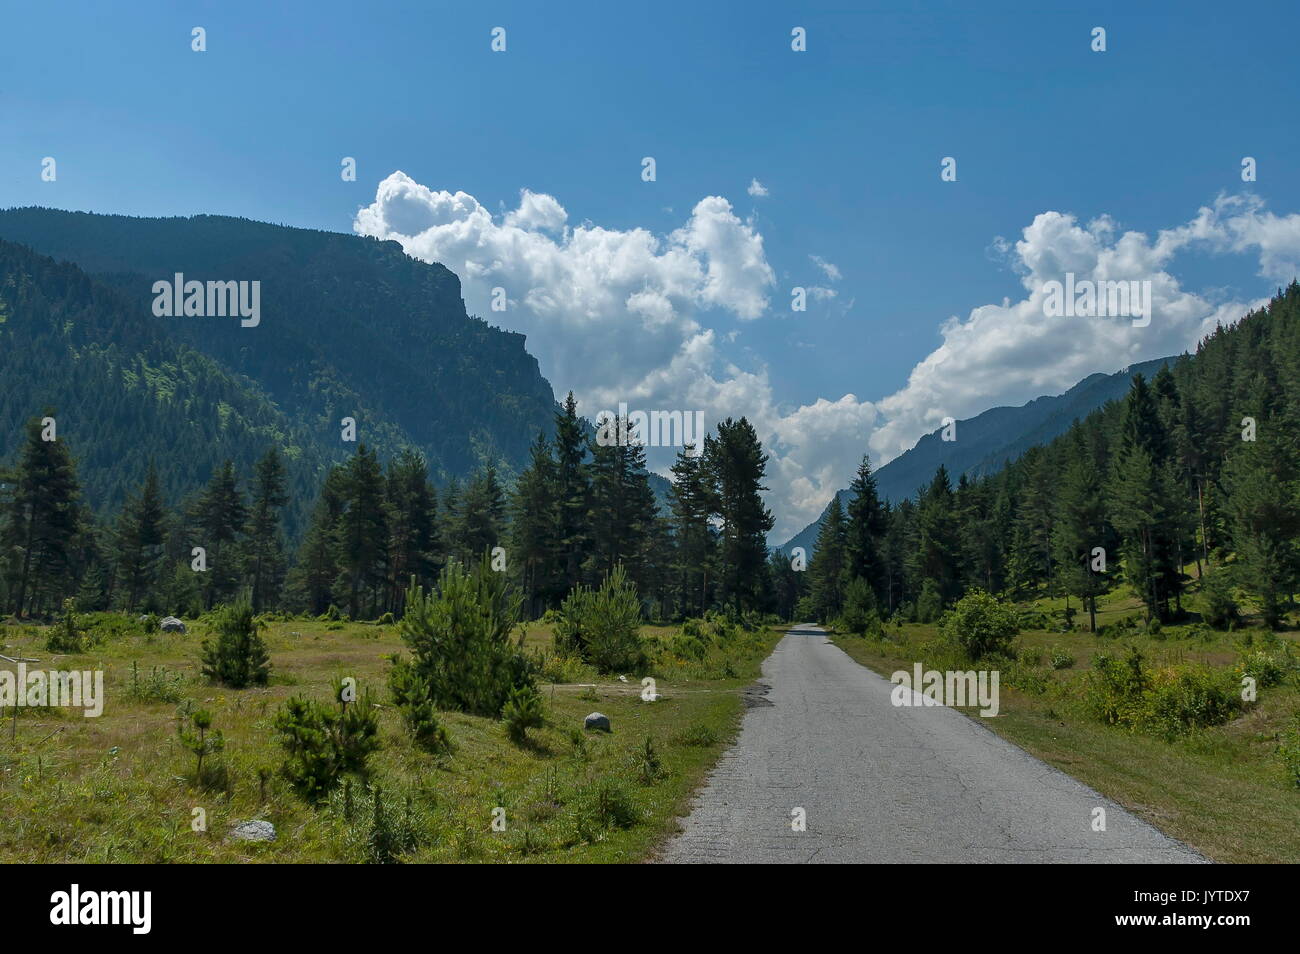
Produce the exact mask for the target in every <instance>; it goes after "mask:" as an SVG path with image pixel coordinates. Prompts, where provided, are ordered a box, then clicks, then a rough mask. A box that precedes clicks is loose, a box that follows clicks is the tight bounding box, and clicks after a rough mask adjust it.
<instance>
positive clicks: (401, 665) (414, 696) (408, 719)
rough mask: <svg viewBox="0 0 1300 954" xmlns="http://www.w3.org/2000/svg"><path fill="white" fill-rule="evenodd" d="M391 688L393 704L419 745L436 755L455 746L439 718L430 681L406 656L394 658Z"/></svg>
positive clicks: (391, 670) (390, 680) (389, 678)
mask: <svg viewBox="0 0 1300 954" xmlns="http://www.w3.org/2000/svg"><path fill="white" fill-rule="evenodd" d="M388 690H389V692H390V693H391V694H392V697H393V705H394V706H395V707H396V708H397V711H398V712H400V713H401V714H402V724H403V725H404V726H405V727H406V731H407V733H408V734H409V735H410V736H411V739H412V740H413V741H414V742H415V744H416V745H418V746H419V747H420V748H422V749H425V750H426V751H428V752H433V753H435V754H441V753H445V752H451V751H452V750H453V748H454V746H453V745H452V742H451V737H450V736H449V735H448V734H447V729H446V728H445V727H444V726H443V724H442V723H441V722H440V721H439V720H438V710H437V708H436V707H435V706H434V704H433V698H432V694H431V693H430V692H429V686H428V683H426V682H425V681H424V679H423V678H422V677H421V676H420V674H419V673H418V672H416V670H415V668H414V667H413V666H412V665H411V664H410V663H408V662H407V661H405V660H404V659H395V660H394V661H393V668H392V669H390V670H389V672H388Z"/></svg>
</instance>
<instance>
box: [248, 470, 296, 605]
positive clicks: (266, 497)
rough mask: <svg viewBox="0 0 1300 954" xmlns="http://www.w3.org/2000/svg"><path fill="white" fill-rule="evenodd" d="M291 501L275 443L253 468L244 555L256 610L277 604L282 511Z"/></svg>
mask: <svg viewBox="0 0 1300 954" xmlns="http://www.w3.org/2000/svg"><path fill="white" fill-rule="evenodd" d="M288 503H289V495H288V493H287V491H286V487H285V470H284V463H283V461H281V459H280V452H279V451H277V450H276V449H275V448H274V447H272V448H270V449H269V450H267V452H266V453H265V454H264V455H263V456H262V458H261V460H259V461H258V462H257V467H256V468H255V470H254V472H253V505H252V508H251V510H250V511H249V516H248V530H247V544H246V547H245V554H244V555H245V559H246V560H247V562H248V576H249V581H250V585H251V593H250V600H251V603H252V608H253V612H254V613H260V612H262V611H263V610H264V609H266V608H268V607H271V606H275V605H276V603H278V602H279V599H280V587H281V586H282V585H283V583H284V573H285V563H284V541H283V540H282V539H281V537H280V515H281V513H282V512H283V510H284V508H285V505H286V504H288Z"/></svg>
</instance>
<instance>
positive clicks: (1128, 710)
mask: <svg viewBox="0 0 1300 954" xmlns="http://www.w3.org/2000/svg"><path fill="white" fill-rule="evenodd" d="M1084 703H1085V706H1086V707H1087V709H1088V710H1089V712H1090V713H1091V714H1092V716H1093V717H1094V718H1096V719H1098V720H1099V721H1101V722H1105V723H1107V724H1108V725H1120V726H1125V727H1127V728H1130V729H1141V730H1144V731H1147V732H1152V733H1154V734H1157V735H1160V736H1163V737H1164V738H1165V739H1169V740H1172V739H1174V738H1177V737H1178V736H1181V735H1185V734H1187V733H1188V732H1190V731H1191V730H1193V729H1199V728H1205V727H1207V726H1212V725H1222V724H1223V723H1224V722H1227V721H1228V720H1229V719H1230V718H1232V716H1233V715H1234V714H1235V713H1236V712H1238V711H1239V710H1240V709H1241V699H1240V697H1239V696H1238V694H1237V693H1236V691H1235V688H1234V686H1233V685H1232V684H1231V682H1230V681H1229V680H1228V679H1226V678H1225V676H1224V674H1223V673H1221V672H1216V671H1215V670H1212V669H1209V668H1207V667H1204V666H1179V667H1169V668H1166V669H1161V670H1158V671H1157V672H1155V673H1152V672H1151V671H1150V670H1148V669H1147V668H1146V667H1145V666H1144V665H1143V662H1142V654H1141V653H1140V652H1138V650H1137V649H1136V648H1132V647H1130V649H1129V652H1128V655H1127V657H1126V658H1125V659H1124V660H1123V661H1122V662H1121V661H1119V660H1116V659H1113V658H1111V657H1110V656H1107V655H1099V656H1097V657H1096V658H1095V659H1094V660H1093V669H1092V672H1090V673H1088V675H1087V678H1086V679H1085V681H1084Z"/></svg>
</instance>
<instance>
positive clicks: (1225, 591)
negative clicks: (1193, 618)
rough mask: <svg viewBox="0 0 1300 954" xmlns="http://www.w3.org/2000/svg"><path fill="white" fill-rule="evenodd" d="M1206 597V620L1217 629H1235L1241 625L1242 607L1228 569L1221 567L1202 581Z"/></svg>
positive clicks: (1202, 592)
mask: <svg viewBox="0 0 1300 954" xmlns="http://www.w3.org/2000/svg"><path fill="white" fill-rule="evenodd" d="M1201 595H1202V596H1204V598H1205V603H1204V607H1205V609H1204V612H1203V614H1202V615H1203V616H1204V617H1205V622H1207V623H1209V624H1210V625H1211V626H1213V627H1214V628H1215V629H1223V630H1226V629H1235V628H1236V627H1237V626H1239V625H1241V608H1240V607H1239V606H1238V605H1237V601H1236V599H1235V598H1234V596H1233V591H1232V580H1231V578H1230V575H1229V572H1228V570H1226V569H1219V570H1217V571H1215V572H1214V573H1211V574H1209V575H1207V576H1206V577H1205V578H1204V579H1203V580H1202V581H1201Z"/></svg>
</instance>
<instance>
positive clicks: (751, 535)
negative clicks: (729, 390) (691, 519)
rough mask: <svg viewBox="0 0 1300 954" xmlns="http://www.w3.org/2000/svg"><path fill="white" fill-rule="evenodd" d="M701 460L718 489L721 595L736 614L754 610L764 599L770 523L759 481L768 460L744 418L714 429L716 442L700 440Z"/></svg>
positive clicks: (761, 480) (760, 481) (765, 597)
mask: <svg viewBox="0 0 1300 954" xmlns="http://www.w3.org/2000/svg"><path fill="white" fill-rule="evenodd" d="M704 456H705V459H706V461H707V466H708V468H709V471H710V474H711V476H712V480H713V482H714V484H715V486H716V488H717V497H716V502H717V510H716V514H717V516H718V517H719V519H720V520H721V524H722V527H721V535H720V547H719V558H720V562H721V568H722V569H721V578H720V580H719V583H720V590H721V593H720V596H721V601H722V602H723V604H724V605H729V606H730V607H731V608H732V609H733V611H735V612H737V613H739V612H742V611H745V610H753V609H758V608H759V607H760V606H762V605H763V603H764V602H765V601H766V599H767V592H768V587H769V585H770V581H769V580H768V576H767V534H768V533H769V532H770V531H771V530H772V526H773V524H774V523H775V519H774V518H773V516H772V513H771V511H770V510H768V509H767V507H766V506H765V505H764V504H763V497H762V491H764V490H766V489H767V487H765V486H764V485H763V477H764V476H765V474H766V472H767V461H768V457H767V455H766V454H764V453H763V445H762V443H761V442H760V441H759V439H758V434H757V432H755V430H754V426H753V425H752V424H750V423H749V421H748V420H747V419H745V418H743V417H742V418H741V419H740V420H738V421H733V420H732V419H731V418H727V420H725V421H723V422H722V423H720V424H719V425H718V434H717V437H716V438H711V437H708V438H705V441H704Z"/></svg>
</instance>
